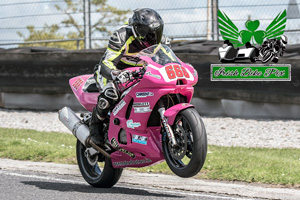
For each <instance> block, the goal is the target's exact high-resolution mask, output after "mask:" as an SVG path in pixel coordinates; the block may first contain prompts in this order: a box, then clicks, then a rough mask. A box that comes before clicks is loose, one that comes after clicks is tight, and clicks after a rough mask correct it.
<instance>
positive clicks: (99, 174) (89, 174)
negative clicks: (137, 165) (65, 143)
mask: <svg viewBox="0 0 300 200" xmlns="http://www.w3.org/2000/svg"><path fill="white" fill-rule="evenodd" d="M85 150H86V147H85V146H84V145H83V144H82V143H81V142H80V141H79V140H77V144H76V155H77V163H78V166H79V169H80V172H81V175H82V176H83V178H84V179H85V180H86V182H88V183H89V184H90V185H91V186H93V187H98V188H111V187H112V186H114V185H115V184H116V183H117V182H118V180H119V179H120V177H121V174H122V171H123V169H122V168H120V169H115V168H113V166H112V163H111V160H110V159H108V158H106V157H104V156H102V155H101V154H99V160H101V161H102V163H101V162H96V164H95V165H91V164H90V162H88V160H87V158H86V156H85ZM103 165H104V166H103ZM100 166H103V167H101V168H100Z"/></svg>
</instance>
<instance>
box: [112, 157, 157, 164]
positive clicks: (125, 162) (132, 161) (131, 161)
mask: <svg viewBox="0 0 300 200" xmlns="http://www.w3.org/2000/svg"><path fill="white" fill-rule="evenodd" d="M151 162H152V160H150V159H148V158H145V159H144V160H129V161H121V162H113V164H114V166H125V165H140V164H145V163H151Z"/></svg>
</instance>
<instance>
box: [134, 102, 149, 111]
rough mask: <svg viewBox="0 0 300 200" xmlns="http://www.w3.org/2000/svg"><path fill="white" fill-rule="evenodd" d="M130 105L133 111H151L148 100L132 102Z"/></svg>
mask: <svg viewBox="0 0 300 200" xmlns="http://www.w3.org/2000/svg"><path fill="white" fill-rule="evenodd" d="M132 107H133V109H134V113H147V112H151V111H152V110H151V109H150V104H149V102H138V103H133V105H132Z"/></svg>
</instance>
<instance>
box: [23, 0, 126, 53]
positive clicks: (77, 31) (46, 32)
mask: <svg viewBox="0 0 300 200" xmlns="http://www.w3.org/2000/svg"><path fill="white" fill-rule="evenodd" d="M86 4H87V0H86ZM55 8H56V9H57V10H58V11H60V12H62V13H64V14H65V15H66V18H65V19H63V20H62V21H61V23H60V25H63V26H66V27H70V31H68V32H66V33H62V32H61V31H60V26H59V25H58V24H53V25H50V26H49V25H47V24H45V26H44V27H43V29H42V30H36V29H35V27H34V26H27V30H28V31H29V36H25V35H24V34H22V33H20V32H18V34H19V36H20V37H22V38H23V39H24V42H29V41H38V40H49V39H74V38H83V37H84V27H83V18H81V20H80V21H79V20H76V19H75V18H74V16H73V15H72V13H83V0H79V1H73V0H64V5H57V4H56V5H55ZM91 12H92V14H93V13H95V14H93V15H94V16H96V17H97V20H95V19H92V20H91V23H92V24H91V34H93V33H96V32H98V33H100V34H99V35H100V37H107V38H108V36H109V35H110V34H111V31H110V30H109V29H108V28H107V26H108V25H116V24H121V23H124V22H125V21H126V20H127V17H126V14H127V13H129V12H130V11H129V10H120V9H117V8H115V7H112V6H110V5H108V4H107V0H91ZM93 15H92V16H93ZM95 45H96V46H98V45H97V43H94V46H95ZM20 46H24V45H20ZM27 46H45V47H58V48H64V49H77V42H76V41H73V42H59V43H42V44H30V45H27ZM83 47H84V43H83V41H81V42H80V48H81V49H82V48H83Z"/></svg>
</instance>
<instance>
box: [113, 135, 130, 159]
mask: <svg viewBox="0 0 300 200" xmlns="http://www.w3.org/2000/svg"><path fill="white" fill-rule="evenodd" d="M110 144H111V146H112V147H114V148H115V149H117V150H118V151H120V152H122V153H125V154H127V155H128V156H130V157H131V158H135V155H134V153H132V152H130V151H127V150H125V149H123V148H121V147H120V145H119V144H118V142H117V140H116V138H114V137H113V138H112V139H111V141H110Z"/></svg>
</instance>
